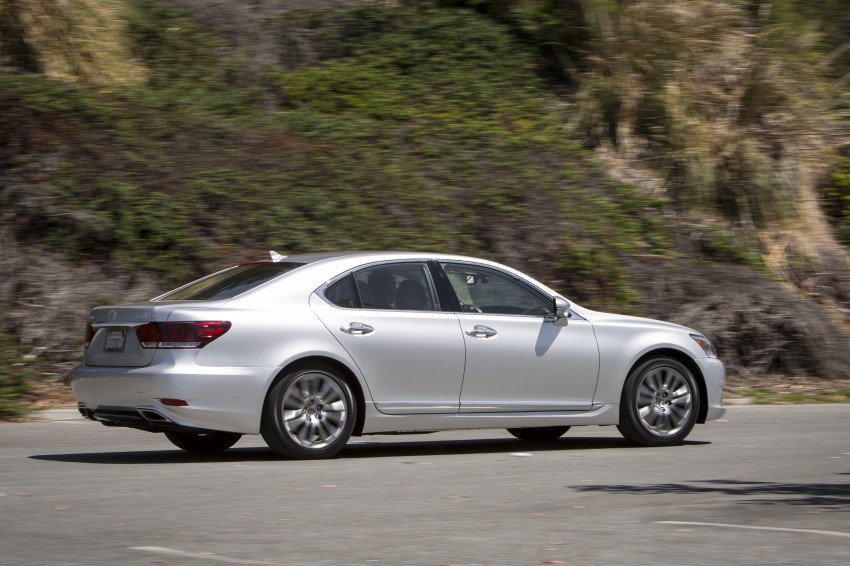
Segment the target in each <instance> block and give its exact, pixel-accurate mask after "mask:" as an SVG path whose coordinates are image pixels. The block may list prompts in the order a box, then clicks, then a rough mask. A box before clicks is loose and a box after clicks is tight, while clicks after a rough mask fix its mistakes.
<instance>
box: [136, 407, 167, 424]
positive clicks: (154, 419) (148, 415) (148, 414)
mask: <svg viewBox="0 0 850 566" xmlns="http://www.w3.org/2000/svg"><path fill="white" fill-rule="evenodd" d="M136 410H137V411H138V413H139V414H140V415H141V416H142V418H143V419H145V420H146V421H148V422H151V423H170V422H171V419H169V418H168V417H166V416H165V415H162V414H160V413H157V412H156V411H153V410H151V409H136Z"/></svg>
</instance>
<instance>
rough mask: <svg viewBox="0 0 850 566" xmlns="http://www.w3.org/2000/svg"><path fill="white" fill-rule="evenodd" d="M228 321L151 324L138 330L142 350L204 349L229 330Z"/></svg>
mask: <svg viewBox="0 0 850 566" xmlns="http://www.w3.org/2000/svg"><path fill="white" fill-rule="evenodd" d="M230 326H231V325H230V323H229V322H227V321H215V322H209V321H206V322H149V323H147V324H145V325H142V326H139V327H137V328H136V336H137V337H138V338H139V343H140V344H141V345H142V348H203V347H204V346H206V345H207V344H209V343H210V342H212V341H213V340H215V339H216V338H218V337H219V336H221V335H222V334H224V333H225V332H227V331H228V330H230Z"/></svg>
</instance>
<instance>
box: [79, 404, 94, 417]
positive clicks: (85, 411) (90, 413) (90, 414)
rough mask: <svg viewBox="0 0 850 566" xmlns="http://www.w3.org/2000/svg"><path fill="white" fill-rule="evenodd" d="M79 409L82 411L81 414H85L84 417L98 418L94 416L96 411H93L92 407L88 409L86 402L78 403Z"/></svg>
mask: <svg viewBox="0 0 850 566" xmlns="http://www.w3.org/2000/svg"><path fill="white" fill-rule="evenodd" d="M77 410H78V411H79V412H80V414H81V415H82V416H83V418H86V419H89V420H90V421H94V420H97V419H95V418H94V411H92V410H91V409H87V408H86V406H85V404H83V403H80V404H78V405H77Z"/></svg>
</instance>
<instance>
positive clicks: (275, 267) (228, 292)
mask: <svg viewBox="0 0 850 566" xmlns="http://www.w3.org/2000/svg"><path fill="white" fill-rule="evenodd" d="M302 265H306V264H303V263H294V262H278V263H252V264H248V265H237V266H236V267H231V268H230V269H227V270H225V271H222V272H221V273H216V274H215V275H210V276H209V277H206V278H204V279H201V280H200V281H197V282H195V283H192V284H191V285H189V286H187V287H183V288H182V289H178V290H176V291H172V292H171V293H168V294H167V295H163V296H161V297H160V298H159V300H160V301H214V300H221V299H230V298H233V297H235V296H236V295H241V294H242V293H244V292H246V291H250V290H251V289H253V288H254V287H258V286H260V285H262V284H263V283H265V282H266V281H270V280H272V279H274V278H275V277H278V276H279V275H283V274H284V273H288V272H290V271H292V270H293V269H295V268H298V267H301V266H302Z"/></svg>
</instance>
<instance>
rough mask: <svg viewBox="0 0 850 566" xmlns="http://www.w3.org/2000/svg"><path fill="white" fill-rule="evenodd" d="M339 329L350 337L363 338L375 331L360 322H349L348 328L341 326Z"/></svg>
mask: <svg viewBox="0 0 850 566" xmlns="http://www.w3.org/2000/svg"><path fill="white" fill-rule="evenodd" d="M339 329H340V330H342V331H343V332H345V333H346V334H351V335H352V336H363V335H365V334H369V333H371V332H374V331H375V329H374V328H372V327H371V326H369V325H368V324H363V323H362V322H349V323H348V326H341V327H340V328H339Z"/></svg>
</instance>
